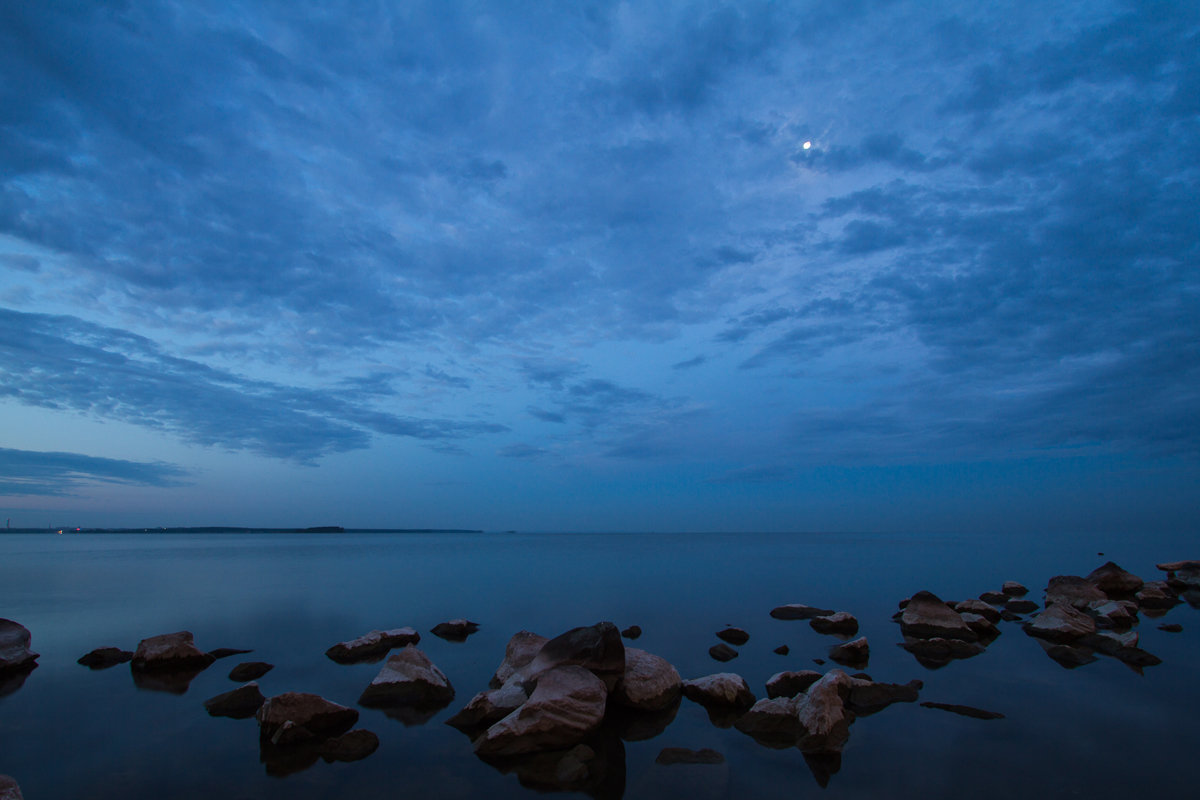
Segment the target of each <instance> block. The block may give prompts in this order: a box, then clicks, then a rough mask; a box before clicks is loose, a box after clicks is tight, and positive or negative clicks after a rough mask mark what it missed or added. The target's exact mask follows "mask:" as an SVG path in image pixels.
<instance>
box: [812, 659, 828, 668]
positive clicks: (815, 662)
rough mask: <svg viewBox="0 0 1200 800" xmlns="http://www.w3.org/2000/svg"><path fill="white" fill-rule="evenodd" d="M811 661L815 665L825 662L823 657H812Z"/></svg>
mask: <svg viewBox="0 0 1200 800" xmlns="http://www.w3.org/2000/svg"><path fill="white" fill-rule="evenodd" d="M813 663H814V664H816V665H817V666H818V667H819V666H821V665H822V664H824V663H825V659H823V658H814V659H813Z"/></svg>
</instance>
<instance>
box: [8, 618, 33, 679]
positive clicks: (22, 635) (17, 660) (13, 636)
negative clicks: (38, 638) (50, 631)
mask: <svg viewBox="0 0 1200 800" xmlns="http://www.w3.org/2000/svg"><path fill="white" fill-rule="evenodd" d="M32 641H33V636H32V635H31V634H30V633H29V631H28V630H26V628H25V626H24V625H21V624H20V623H18V622H13V621H12V620H11V619H0V673H4V672H8V671H13V672H18V671H21V670H23V669H25V668H27V667H29V668H32V666H33V665H34V662H36V661H37V659H38V654H37V653H35V652H33V651H32V650H30V649H29V645H30V643H31V642H32Z"/></svg>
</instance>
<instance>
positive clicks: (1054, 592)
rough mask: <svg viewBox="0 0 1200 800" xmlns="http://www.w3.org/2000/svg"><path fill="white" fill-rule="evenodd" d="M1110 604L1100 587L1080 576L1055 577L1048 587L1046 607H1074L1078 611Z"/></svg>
mask: <svg viewBox="0 0 1200 800" xmlns="http://www.w3.org/2000/svg"><path fill="white" fill-rule="evenodd" d="M1107 602H1108V595H1106V594H1105V593H1104V592H1102V591H1100V587H1098V586H1096V584H1094V583H1092V582H1091V581H1089V580H1088V579H1087V578H1081V577H1079V576H1078V575H1055V576H1054V577H1053V578H1051V579H1050V583H1049V584H1047V586H1046V606H1047V607H1049V606H1051V605H1060V606H1063V605H1065V606H1072V607H1074V608H1078V609H1081V610H1082V609H1086V608H1095V607H1097V606H1102V605H1104V604H1105V603H1107Z"/></svg>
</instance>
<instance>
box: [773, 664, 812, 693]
mask: <svg viewBox="0 0 1200 800" xmlns="http://www.w3.org/2000/svg"><path fill="white" fill-rule="evenodd" d="M819 680H821V673H819V672H816V671H815V670H811V669H802V670H799V671H787V672H776V673H775V674H774V675H772V676H771V677H770V678H769V679H768V680H767V697H795V696H796V695H798V694H802V693H803V692H804V691H805V690H807V689H808V687H810V686H812V685H813V684H814V683H816V682H817V681H819Z"/></svg>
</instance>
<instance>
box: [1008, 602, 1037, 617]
mask: <svg viewBox="0 0 1200 800" xmlns="http://www.w3.org/2000/svg"><path fill="white" fill-rule="evenodd" d="M1039 608H1041V606H1039V605H1038V604H1037V603H1035V602H1033V601H1032V600H1026V599H1025V598H1015V599H1013V600H1009V601H1008V602H1007V603H1005V604H1004V610H1005V611H1011V612H1012V613H1014V614H1032V613H1033V612H1035V611H1037V610H1038V609H1039Z"/></svg>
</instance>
